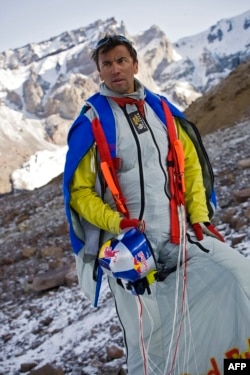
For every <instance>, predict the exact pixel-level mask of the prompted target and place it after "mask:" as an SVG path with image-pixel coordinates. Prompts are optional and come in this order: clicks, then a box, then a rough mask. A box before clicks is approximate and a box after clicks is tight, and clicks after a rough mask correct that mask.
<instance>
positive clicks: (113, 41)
mask: <svg viewBox="0 0 250 375" xmlns="http://www.w3.org/2000/svg"><path fill="white" fill-rule="evenodd" d="M119 45H124V46H125V47H126V48H127V49H128V51H129V54H130V56H131V57H132V59H133V62H134V63H135V62H136V61H137V52H136V50H135V48H134V47H133V44H132V42H130V40H128V39H127V38H126V37H125V36H123V35H110V34H106V35H105V37H104V38H102V39H100V40H99V42H98V43H97V45H96V47H95V49H94V50H93V52H92V54H91V59H92V60H94V62H95V63H96V66H97V69H98V70H100V67H99V63H98V59H99V52H100V51H102V52H104V53H105V52H108V51H110V50H111V49H113V48H114V47H116V46H119Z"/></svg>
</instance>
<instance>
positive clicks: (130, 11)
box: [0, 0, 250, 52]
mask: <svg viewBox="0 0 250 375" xmlns="http://www.w3.org/2000/svg"><path fill="white" fill-rule="evenodd" d="M0 5H1V8H0V9H1V11H0V52H2V51H5V50H7V49H9V48H18V47H22V46H24V45H26V44H28V43H39V42H41V41H44V40H47V39H49V38H50V37H53V36H57V35H59V34H61V33H62V32H64V31H70V30H74V29H77V28H79V27H85V26H88V25H89V24H90V23H93V22H95V21H97V20H99V19H100V20H103V21H104V20H106V19H107V18H110V17H114V18H115V19H116V21H117V22H121V21H124V23H125V25H126V27H127V30H128V32H129V34H131V35H136V34H138V33H140V32H141V31H145V30H147V29H148V28H150V27H151V26H152V25H157V26H159V27H160V28H161V29H162V30H163V31H164V32H165V33H166V36H167V37H168V39H169V40H170V41H171V42H175V41H177V40H178V39H179V38H182V37H186V36H190V35H194V34H197V33H199V32H202V31H204V30H206V29H208V28H209V27H210V26H212V25H214V24H216V23H217V22H218V21H220V20H221V19H223V18H231V17H234V16H237V15H239V14H241V13H243V12H245V11H247V10H249V9H250V3H249V0H237V1H236V0H203V1H197V0H189V1H186V0H173V1H168V0H156V1H154V0H141V1H140V0H137V1H136V0H124V1H118V0H104V1H102V0H96V1H93V0H43V1H38V0H9V1H8V0H0Z"/></svg>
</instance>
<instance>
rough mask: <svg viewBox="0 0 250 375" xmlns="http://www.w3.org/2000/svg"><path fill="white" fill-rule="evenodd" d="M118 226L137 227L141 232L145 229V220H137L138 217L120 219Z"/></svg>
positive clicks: (124, 227)
mask: <svg viewBox="0 0 250 375" xmlns="http://www.w3.org/2000/svg"><path fill="white" fill-rule="evenodd" d="M120 228H121V230H123V229H126V228H137V229H139V230H140V231H141V232H144V231H145V221H144V220H138V219H126V218H124V219H122V220H121V222H120Z"/></svg>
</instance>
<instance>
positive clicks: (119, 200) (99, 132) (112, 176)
mask: <svg viewBox="0 0 250 375" xmlns="http://www.w3.org/2000/svg"><path fill="white" fill-rule="evenodd" d="M92 131H93V134H94V138H95V141H96V145H97V149H98V151H99V154H100V158H101V163H100V166H101V170H102V173H103V176H104V179H105V181H106V183H107V185H108V187H109V189H110V191H111V193H112V196H113V198H114V201H115V204H116V208H117V210H118V211H119V212H121V213H122V214H124V215H125V216H126V217H129V213H128V210H127V208H126V205H125V198H124V197H123V195H122V191H121V188H120V184H119V181H118V178H117V174H116V170H115V167H114V163H113V160H112V158H111V154H110V151H109V148H108V144H107V140H106V137H105V134H104V131H103V129H102V125H101V123H100V121H99V119H98V118H94V120H93V121H92Z"/></svg>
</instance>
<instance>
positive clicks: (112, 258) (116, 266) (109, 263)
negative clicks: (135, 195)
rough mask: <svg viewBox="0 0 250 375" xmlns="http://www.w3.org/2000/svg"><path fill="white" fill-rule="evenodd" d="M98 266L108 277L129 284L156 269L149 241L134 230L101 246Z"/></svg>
mask: <svg viewBox="0 0 250 375" xmlns="http://www.w3.org/2000/svg"><path fill="white" fill-rule="evenodd" d="M99 265H100V266H101V268H102V270H103V271H104V272H105V273H106V274H108V275H109V276H113V277H116V278H119V279H124V280H127V281H131V282H134V281H137V280H139V279H142V278H143V277H145V276H146V275H147V274H148V273H149V272H150V271H152V270H155V268H156V266H155V260H154V257H153V254H152V251H151V248H150V244H149V241H148V240H147V238H146V237H145V235H144V234H143V233H142V232H140V231H139V230H138V229H135V228H132V229H129V230H128V231H126V232H124V233H122V234H120V235H118V236H117V237H115V238H112V239H110V240H108V241H106V242H105V243H104V244H103V245H102V247H101V249H100V251H99Z"/></svg>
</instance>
